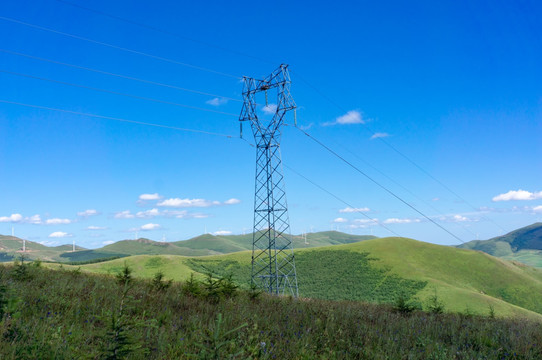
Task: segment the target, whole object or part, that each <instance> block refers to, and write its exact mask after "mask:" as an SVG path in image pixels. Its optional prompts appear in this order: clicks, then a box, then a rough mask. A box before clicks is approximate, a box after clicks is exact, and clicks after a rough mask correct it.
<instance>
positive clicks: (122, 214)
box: [114, 210, 135, 219]
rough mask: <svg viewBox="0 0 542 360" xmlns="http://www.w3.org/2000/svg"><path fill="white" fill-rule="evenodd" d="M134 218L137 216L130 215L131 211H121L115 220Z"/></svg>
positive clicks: (116, 214)
mask: <svg viewBox="0 0 542 360" xmlns="http://www.w3.org/2000/svg"><path fill="white" fill-rule="evenodd" d="M134 217H135V215H134V214H132V213H130V210H124V211H119V212H117V213H115V216H114V218H115V219H133V218H134Z"/></svg>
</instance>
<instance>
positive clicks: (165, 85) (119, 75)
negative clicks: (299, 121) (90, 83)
mask: <svg viewBox="0 0 542 360" xmlns="http://www.w3.org/2000/svg"><path fill="white" fill-rule="evenodd" d="M0 52H4V53H7V54H12V55H17V56H21V57H26V58H29V59H33V60H39V61H43V62H49V63H52V64H57V65H62V66H68V67H72V68H75V69H80V70H86V71H91V72H94V73H98V74H103V75H109V76H115V77H118V78H122V79H126V80H133V81H138V82H141V83H145V84H150V85H156V86H162V87H167V88H171V89H175V90H180V91H187V92H191V93H194V94H199V95H206V96H214V97H217V98H221V99H225V100H231V101H237V102H243V100H241V99H236V98H232V97H229V96H224V95H217V94H213V93H209V92H204V91H200V90H194V89H188V88H184V87H180V86H176V85H171V84H165V83H161V82H157V81H152V80H145V79H140V78H136V77H133V76H127V75H122V74H116V73H113V72H109V71H103V70H98V69H93V68H90V67H86V66H80V65H74V64H70V63H65V62H61V61H57V60H51V59H46V58H42V57H38V56H34V55H29V54H24V53H21V52H17V51H11V50H6V49H0Z"/></svg>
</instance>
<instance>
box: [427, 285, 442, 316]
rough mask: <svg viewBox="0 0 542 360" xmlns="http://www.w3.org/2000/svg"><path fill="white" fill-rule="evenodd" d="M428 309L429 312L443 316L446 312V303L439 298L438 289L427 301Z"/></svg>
mask: <svg viewBox="0 0 542 360" xmlns="http://www.w3.org/2000/svg"><path fill="white" fill-rule="evenodd" d="M426 307H427V311H429V312H430V313H433V314H442V313H443V312H444V302H442V300H440V298H439V297H438V295H437V290H436V289H435V293H434V294H433V295H432V296H430V297H429V299H427V303H426Z"/></svg>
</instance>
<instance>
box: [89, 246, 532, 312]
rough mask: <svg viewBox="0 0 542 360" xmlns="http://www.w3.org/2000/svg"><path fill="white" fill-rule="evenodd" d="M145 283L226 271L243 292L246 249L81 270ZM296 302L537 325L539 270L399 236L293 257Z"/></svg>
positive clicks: (140, 259) (139, 259) (145, 259)
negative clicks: (434, 302)
mask: <svg viewBox="0 0 542 360" xmlns="http://www.w3.org/2000/svg"><path fill="white" fill-rule="evenodd" d="M125 261H126V262H127V263H128V264H129V265H130V266H131V267H133V268H134V274H135V275H136V276H139V277H143V278H150V277H152V276H153V275H154V274H155V273H156V272H158V271H163V272H164V274H165V275H166V277H167V278H171V279H174V280H184V279H187V278H188V277H189V276H190V273H192V272H194V273H195V274H196V275H197V276H203V274H204V273H205V272H206V271H208V270H211V271H213V272H214V273H215V274H218V275H225V274H227V273H228V272H231V273H233V275H234V280H235V281H236V282H237V283H239V284H240V285H241V286H242V287H248V282H249V279H250V261H251V253H250V252H249V251H245V252H238V253H232V254H228V255H215V256H206V257H198V258H194V257H192V258H191V257H183V256H171V255H168V256H133V257H128V258H125V259H118V260H113V261H108V262H104V263H98V264H90V265H84V266H82V270H83V271H88V272H97V273H109V274H114V273H116V272H118V271H119V270H120V269H121V268H122V266H123V264H124V262H125ZM296 265H297V274H298V278H299V292H300V296H301V297H311V298H320V299H332V300H362V301H367V302H377V303H392V302H394V301H395V299H396V298H397V297H398V296H401V295H402V296H405V297H407V298H411V300H414V301H419V302H420V303H422V304H426V303H427V301H428V300H429V299H430V298H431V297H433V296H435V295H436V296H437V297H438V298H439V299H440V300H442V301H443V302H444V304H445V307H446V309H447V311H451V312H465V311H467V312H472V313H478V314H487V313H488V309H489V307H490V306H491V307H493V308H494V309H495V312H496V313H497V315H498V316H522V317H530V318H537V319H541V320H542V316H541V315H540V314H542V302H540V299H539V294H540V293H542V271H541V270H538V269H534V268H531V267H528V266H525V265H523V264H519V263H513V262H509V261H506V260H501V259H498V258H495V257H492V256H490V255H487V254H484V253H481V252H474V251H470V250H464V249H457V248H453V247H448V246H440V245H434V244H428V243H424V242H420V241H416V240H411V239H405V238H382V239H374V240H367V241H362V242H357V243H352V244H345V245H337V246H329V247H321V248H315V249H300V250H298V251H296Z"/></svg>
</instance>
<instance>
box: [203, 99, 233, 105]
mask: <svg viewBox="0 0 542 360" xmlns="http://www.w3.org/2000/svg"><path fill="white" fill-rule="evenodd" d="M227 102H228V99H224V98H221V97H220V98H219V97H215V98H214V99H211V100H207V101H206V102H205V103H206V104H209V105H212V106H220V105H224V104H226V103H227Z"/></svg>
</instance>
